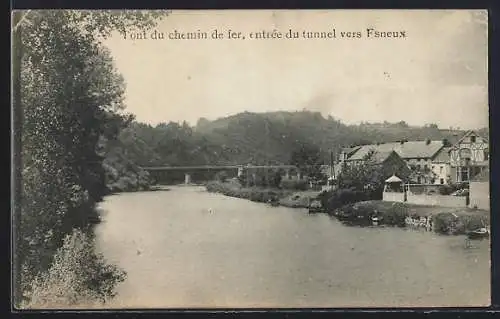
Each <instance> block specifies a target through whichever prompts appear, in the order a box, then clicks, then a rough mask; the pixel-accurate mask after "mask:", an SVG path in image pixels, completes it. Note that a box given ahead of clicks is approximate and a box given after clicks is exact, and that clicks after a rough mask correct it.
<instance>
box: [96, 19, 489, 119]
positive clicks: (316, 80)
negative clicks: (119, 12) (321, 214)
mask: <svg viewBox="0 0 500 319" xmlns="http://www.w3.org/2000/svg"><path fill="white" fill-rule="evenodd" d="M368 28H373V29H375V30H378V31H397V32H398V31H404V32H405V34H406V37H405V38H373V37H367V31H366V30H367V29H368ZM214 29H218V30H219V31H220V32H222V33H223V34H224V37H225V38H224V39H211V38H210V37H211V33H212V32H213V30H214ZM228 29H231V30H233V31H236V32H242V35H245V36H246V38H245V39H244V40H243V39H231V40H229V39H226V37H227V31H228ZM289 29H292V30H293V31H298V32H299V33H300V34H302V31H313V32H321V31H324V32H328V31H330V32H332V30H333V29H335V33H336V36H337V37H336V38H335V39H303V38H299V39H284V38H282V39H250V38H249V35H250V33H252V32H262V31H271V32H272V31H273V30H277V31H280V32H281V33H286V32H287V31H288V30H289ZM154 30H156V31H157V32H163V33H164V34H165V37H166V38H165V39H163V40H158V39H157V40H153V39H150V35H151V32H153V31H154ZM154 30H149V31H147V36H148V39H136V40H133V39H131V36H130V35H131V34H132V33H133V31H134V30H130V32H129V34H128V35H127V38H124V36H123V34H118V33H115V34H114V35H113V36H112V37H111V38H109V39H107V40H106V42H105V45H106V46H107V47H108V48H109V49H110V51H111V54H112V56H113V58H114V61H115V66H116V68H117V69H118V71H119V72H120V73H121V74H122V75H123V77H124V79H125V82H126V85H127V88H126V96H125V103H126V105H127V111H128V112H130V113H133V114H135V115H136V118H137V120H139V121H141V122H146V123H150V124H153V125H155V124H158V123H161V122H170V121H174V122H181V121H188V122H189V123H190V124H195V123H196V121H197V120H198V119H199V118H200V117H205V118H207V119H211V120H213V119H217V118H219V117H224V116H228V115H232V114H236V113H240V112H244V111H248V112H266V111H277V110H288V111H295V110H303V109H306V110H310V111H319V112H321V113H322V114H323V115H324V116H325V117H326V116H327V115H331V116H333V117H334V118H336V119H340V120H341V121H342V122H344V123H346V124H354V123H359V122H361V121H363V122H383V121H389V122H396V121H406V122H407V123H409V124H411V125H424V124H427V123H436V124H438V125H439V126H440V127H443V128H448V127H450V126H452V127H460V128H462V129H471V128H478V127H485V126H487V125H488V72H487V52H488V48H487V42H488V41H487V21H486V18H484V16H483V15H481V12H479V11H466V10H448V11H444V10H439V11H438V10H434V11H431V10H406V11H397V10H379V11H375V10H326V11H324V10H311V11H298V10H283V11H263V10H262V11H261V10H259V11H232V10H224V11H173V12H172V13H171V14H170V15H169V16H167V17H166V18H164V19H163V20H162V21H161V22H160V23H159V25H158V26H157V27H156V28H155V29H154ZM175 30H177V31H178V32H196V31H198V30H200V31H204V32H207V34H208V37H209V38H208V39H198V40H193V39H191V40H175V39H174V40H172V39H168V35H169V34H170V33H171V32H174V31H175ZM347 31H351V32H358V31H359V32H361V35H362V37H361V38H342V37H341V34H340V32H347Z"/></svg>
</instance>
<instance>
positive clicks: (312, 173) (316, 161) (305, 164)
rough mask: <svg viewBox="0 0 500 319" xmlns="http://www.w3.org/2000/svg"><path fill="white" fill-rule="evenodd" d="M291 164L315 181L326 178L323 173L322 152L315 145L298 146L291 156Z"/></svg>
mask: <svg viewBox="0 0 500 319" xmlns="http://www.w3.org/2000/svg"><path fill="white" fill-rule="evenodd" d="M290 164H291V165H295V166H297V168H298V169H299V170H300V171H301V173H302V174H304V175H306V176H308V177H309V178H311V179H313V180H322V179H324V178H325V176H324V174H323V173H322V171H321V165H323V157H322V153H321V150H320V149H319V147H317V146H315V145H313V144H309V143H300V144H298V145H296V147H295V150H294V151H293V152H292V155H291V161H290Z"/></svg>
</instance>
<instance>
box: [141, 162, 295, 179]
mask: <svg viewBox="0 0 500 319" xmlns="http://www.w3.org/2000/svg"><path fill="white" fill-rule="evenodd" d="M142 169H144V170H145V171H147V172H148V173H149V175H150V176H151V177H152V179H153V181H154V182H155V183H157V184H171V183H182V182H184V183H185V184H190V183H192V182H199V181H208V180H212V179H214V178H215V175H216V174H217V173H218V172H221V171H224V172H226V173H227V175H228V177H230V178H231V177H237V176H241V175H242V174H244V173H245V172H246V173H250V174H253V173H255V172H256V171H258V170H271V169H274V170H280V171H282V172H283V175H284V176H286V177H290V176H291V175H292V174H294V175H296V176H297V177H298V178H300V174H301V173H300V170H299V169H298V168H297V167H296V166H294V165H199V166H143V167H142Z"/></svg>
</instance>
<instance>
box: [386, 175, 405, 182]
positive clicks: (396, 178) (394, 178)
mask: <svg viewBox="0 0 500 319" xmlns="http://www.w3.org/2000/svg"><path fill="white" fill-rule="evenodd" d="M402 181H403V180H402V179H401V178H399V177H397V176H396V175H392V176H391V177H389V178H388V179H386V180H385V182H386V183H400V182H402Z"/></svg>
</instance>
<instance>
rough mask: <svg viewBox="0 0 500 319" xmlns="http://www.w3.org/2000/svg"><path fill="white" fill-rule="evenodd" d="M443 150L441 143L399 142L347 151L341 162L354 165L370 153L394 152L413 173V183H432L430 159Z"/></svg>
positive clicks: (365, 146)
mask: <svg viewBox="0 0 500 319" xmlns="http://www.w3.org/2000/svg"><path fill="white" fill-rule="evenodd" d="M443 148H444V144H443V141H432V140H425V141H401V142H397V143H379V144H371V145H362V146H358V147H356V148H349V149H347V150H348V152H344V153H343V154H342V155H341V158H340V160H341V162H342V161H343V162H345V163H351V162H352V163H355V162H359V161H362V160H363V158H364V157H365V156H366V155H367V154H368V153H370V152H375V153H379V154H384V153H385V154H387V153H389V152H391V151H394V152H396V153H397V154H398V155H399V157H401V158H402V159H403V160H404V161H405V162H406V164H407V165H408V166H409V167H410V169H412V171H413V172H414V174H413V175H414V181H415V182H417V183H431V182H434V181H433V179H434V174H433V172H432V170H431V167H432V159H433V158H434V157H435V156H436V155H437V154H438V153H439V152H440V151H441V150H442V149H443Z"/></svg>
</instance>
